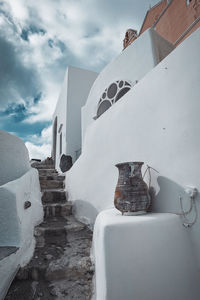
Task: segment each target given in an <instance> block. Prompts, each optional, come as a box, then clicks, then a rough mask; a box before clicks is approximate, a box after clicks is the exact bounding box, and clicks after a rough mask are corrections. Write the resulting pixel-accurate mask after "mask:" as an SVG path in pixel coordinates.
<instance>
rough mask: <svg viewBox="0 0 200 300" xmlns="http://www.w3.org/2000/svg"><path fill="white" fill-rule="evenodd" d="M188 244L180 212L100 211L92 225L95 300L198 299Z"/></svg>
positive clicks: (195, 270) (199, 289)
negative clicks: (127, 212) (125, 212)
mask: <svg viewBox="0 0 200 300" xmlns="http://www.w3.org/2000/svg"><path fill="white" fill-rule="evenodd" d="M192 248H193V245H192V243H191V240H190V237H189V236H188V232H187V230H185V229H184V227H183V226H182V224H181V222H180V218H179V216H176V215H174V214H165V213H156V214H155V213H151V214H146V215H141V216H134V217H133V216H122V215H121V213H120V212H119V211H116V210H114V209H111V210H105V211H103V212H101V213H100V214H99V215H98V217H97V220H96V223H95V229H94V249H95V254H96V255H95V267H96V268H95V274H96V298H95V299H96V300H122V299H125V300H140V299H141V300H161V299H162V300H178V299H180V300H199V295H200V285H199V272H198V268H197V262H196V259H195V257H194V255H193V249H192Z"/></svg>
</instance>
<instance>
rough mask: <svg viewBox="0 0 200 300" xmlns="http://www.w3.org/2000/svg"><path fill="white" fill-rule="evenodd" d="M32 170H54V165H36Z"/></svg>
mask: <svg viewBox="0 0 200 300" xmlns="http://www.w3.org/2000/svg"><path fill="white" fill-rule="evenodd" d="M34 168H36V169H38V170H40V169H55V167H54V165H47V164H38V165H35V166H34Z"/></svg>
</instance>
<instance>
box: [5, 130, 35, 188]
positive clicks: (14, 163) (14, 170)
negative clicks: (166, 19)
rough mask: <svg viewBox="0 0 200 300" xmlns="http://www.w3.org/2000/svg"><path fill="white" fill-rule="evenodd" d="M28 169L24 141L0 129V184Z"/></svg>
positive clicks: (27, 156)
mask: <svg viewBox="0 0 200 300" xmlns="http://www.w3.org/2000/svg"><path fill="white" fill-rule="evenodd" d="M29 169H30V164H29V154H28V150H27V148H26V146H25V144H24V142H23V141H22V140H21V139H20V138H18V137H16V136H14V135H12V134H10V133H8V132H5V131H2V130H0V174H1V176H0V185H2V184H5V183H7V182H9V181H11V180H14V179H16V178H19V177H20V176H22V175H23V174H25V173H26V172H27V171H28V170H29Z"/></svg>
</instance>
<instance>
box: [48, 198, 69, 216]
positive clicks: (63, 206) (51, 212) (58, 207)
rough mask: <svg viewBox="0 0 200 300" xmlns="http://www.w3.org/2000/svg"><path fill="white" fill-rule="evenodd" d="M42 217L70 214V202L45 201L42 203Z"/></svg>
mask: <svg viewBox="0 0 200 300" xmlns="http://www.w3.org/2000/svg"><path fill="white" fill-rule="evenodd" d="M43 208H44V219H47V218H50V217H65V216H69V215H71V214H72V203H71V202H66V203H47V204H44V205H43Z"/></svg>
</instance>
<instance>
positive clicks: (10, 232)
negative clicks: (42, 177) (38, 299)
mask: <svg viewBox="0 0 200 300" xmlns="http://www.w3.org/2000/svg"><path fill="white" fill-rule="evenodd" d="M25 201H30V202H31V207H29V208H28V209H24V202H25ZM42 220H43V207H42V203H41V192H40V184H39V177H38V171H37V170H36V169H33V168H31V169H30V170H29V171H28V172H27V173H25V174H24V175H23V176H21V177H20V178H18V179H16V180H13V181H11V182H8V183H6V184H4V185H2V186H1V187H0V247H2V246H4V247H6V246H12V247H13V246H15V247H17V248H18V251H17V252H16V253H13V254H11V255H9V256H7V257H5V258H4V259H2V260H0V295H1V296H2V295H4V293H5V292H6V290H7V288H8V286H9V284H10V283H11V282H10V280H12V277H13V275H14V274H15V272H16V270H17V269H18V268H19V266H21V267H23V266H24V265H26V264H27V263H28V261H29V260H30V259H31V257H32V255H33V252H34V249H35V238H34V236H33V235H34V234H33V233H34V227H35V226H36V225H38V224H39V223H41V222H42ZM1 296H0V299H3V298H1Z"/></svg>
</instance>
